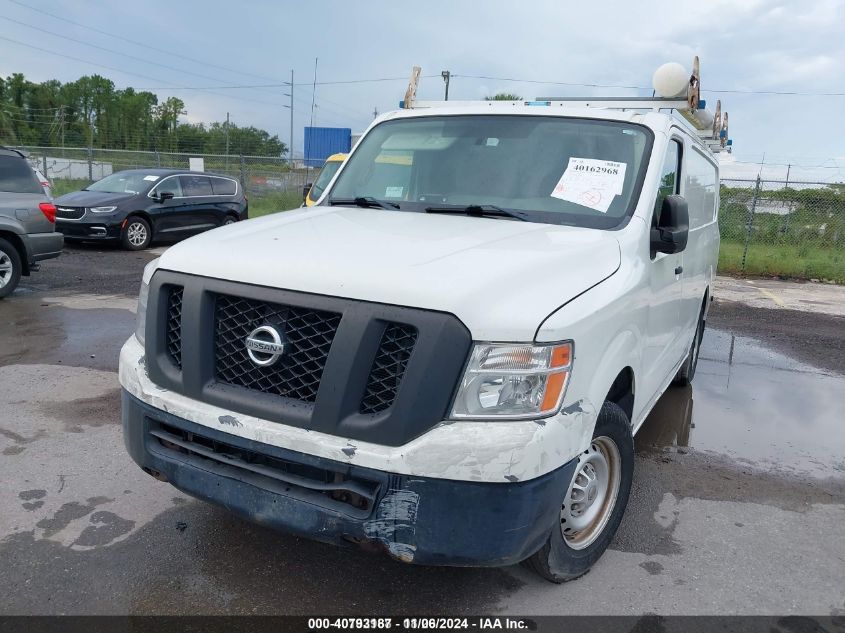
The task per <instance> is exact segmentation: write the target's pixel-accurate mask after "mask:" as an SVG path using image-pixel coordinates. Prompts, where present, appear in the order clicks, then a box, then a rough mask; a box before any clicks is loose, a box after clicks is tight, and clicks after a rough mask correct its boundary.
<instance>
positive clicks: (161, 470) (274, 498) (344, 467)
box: [122, 390, 575, 566]
mask: <svg viewBox="0 0 845 633" xmlns="http://www.w3.org/2000/svg"><path fill="white" fill-rule="evenodd" d="M122 397H123V430H124V438H125V442H126V447H127V450H128V451H129V454H130V455H131V456H132V458H133V459H134V460H135V461H136V462H137V463H138V464H139V465H140V466H141V467H142V468H143V469H144V470H146V471H147V472H148V473H150V474H152V475H153V476H155V477H157V478H159V479H162V480H165V481H168V482H170V483H171V484H173V485H174V486H175V487H177V488H179V489H180V490H182V491H184V492H186V493H188V494H190V495H193V496H195V497H198V498H200V499H204V500H206V501H209V502H212V503H215V504H218V505H221V506H223V507H225V508H227V509H229V510H231V511H232V512H235V513H237V514H239V515H241V516H244V517H245V518H247V519H250V520H252V521H255V522H257V523H260V524H263V525H267V526H270V527H273V528H278V529H281V530H284V531H286V532H290V533H293V534H296V535H299V536H303V537H307V538H311V539H315V540H319V541H324V542H328V543H334V544H338V545H359V546H364V547H367V546H370V547H376V548H379V549H383V550H385V551H386V552H387V553H388V554H389V555H391V556H392V557H393V558H396V559H397V560H401V561H403V562H408V563H419V564H427V565H468V566H469V565H471V566H476V565H477V566H500V565H509V564H513V563H517V562H519V561H521V560H523V559H525V558H527V557H528V556H530V555H531V554H533V553H534V552H535V551H536V550H537V549H539V548H540V547H541V546H542V544H543V543H544V542H545V540H546V537H547V536H548V533H549V530H550V529H551V527H552V526H554V525H557V520H558V519H557V517H558V515H559V511H560V504H561V501H562V499H563V496H564V494H565V492H566V490H567V486H568V484H569V481H570V479H571V477H572V473H573V471H574V468H575V462H574V461H570V462H568V463H566V464H564V465H563V466H561V467H559V468H557V469H555V470H552V471H550V472H548V473H546V474H544V475H541V476H540V477H536V478H534V479H530V480H528V481H516V482H508V483H489V482H477V481H455V480H449V479H438V478H432V477H420V476H413V475H405V474H398V473H391V472H384V471H380V470H375V469H371V468H365V467H362V466H358V465H354V464H349V463H344V462H341V461H336V460H331V459H326V458H324V457H317V456H314V455H308V454H305V453H301V452H297V451H291V450H288V449H285V448H281V447H277V446H271V445H268V444H263V443H260V442H257V441H255V440H251V439H247V438H244V437H240V436H237V435H233V434H230V433H226V432H223V431H218V430H216V429H212V428H209V427H207V426H202V425H199V424H196V423H194V422H191V421H188V420H185V419H184V418H181V417H178V416H175V415H172V414H170V413H167V412H165V411H162V410H161V409H157V408H155V407H152V406H150V405H147V404H145V403H144V402H142V401H141V400H139V399H137V398H135V397H134V396H132V395H131V394H129V393H128V392H127V391H125V390H124V391H123V396H122Z"/></svg>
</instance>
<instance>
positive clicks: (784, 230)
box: [783, 163, 792, 235]
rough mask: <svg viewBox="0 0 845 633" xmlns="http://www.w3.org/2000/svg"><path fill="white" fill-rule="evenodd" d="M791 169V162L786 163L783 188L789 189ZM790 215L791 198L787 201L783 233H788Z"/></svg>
mask: <svg viewBox="0 0 845 633" xmlns="http://www.w3.org/2000/svg"><path fill="white" fill-rule="evenodd" d="M791 169H792V163H790V164H788V165H787V166H786V182H785V183H784V185H783V188H784V189H789V171H790V170H791ZM790 215H792V200H791V199H790V201H789V208H788V210H787V212H786V222H785V226H784V228H783V232H784V234H786V235H788V234H789V216H790Z"/></svg>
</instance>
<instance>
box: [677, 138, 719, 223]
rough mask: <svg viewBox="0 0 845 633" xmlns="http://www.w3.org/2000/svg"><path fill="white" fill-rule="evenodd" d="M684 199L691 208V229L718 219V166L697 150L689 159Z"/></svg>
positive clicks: (685, 176)
mask: <svg viewBox="0 0 845 633" xmlns="http://www.w3.org/2000/svg"><path fill="white" fill-rule="evenodd" d="M684 197H685V198H686V200H687V205H688V206H689V226H690V228H691V229H695V228H698V227H699V226H703V225H705V224H708V223H710V222H712V221H713V220H715V219H716V166H715V165H714V164H713V163H711V162H710V161H709V160H708V159H707V158H705V157H704V155H703V154H702V153H701V152H699V151H698V150H695V149H694V150H693V151H691V152H690V153H689V156H688V158H687V170H686V174H685V175H684Z"/></svg>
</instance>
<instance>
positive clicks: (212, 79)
mask: <svg viewBox="0 0 845 633" xmlns="http://www.w3.org/2000/svg"><path fill="white" fill-rule="evenodd" d="M0 18H2V19H3V20H7V21H9V22H13V23H15V24H19V25H21V26H23V27H26V28H28V29H33V30H34V31H40V32H42V33H47V34H48V35H52V36H53V37H59V38H62V39H65V40H68V41H70V42H76V43H77V44H82V45H83V46H89V47H91V48H96V49H98V50H101V51H105V52H107V53H112V54H113V55H120V56H122V57H126V58H127V59H134V60H135V61H139V62H141V63H143V64H149V65H151V66H158V67H159V68H165V69H167V70H172V71H175V72H178V73H183V74H186V75H193V76H194V77H199V78H201V79H210V80H211V81H220V80H219V79H216V78H215V77H210V76H208V75H203V74H200V73H195V72H193V71H190V70H183V69H181V68H176V67H175V66H169V65H167V64H161V63H159V62H154V61H150V60H147V59H144V58H143V57H137V56H135V55H129V54H128V53H122V52H121V51H116V50H114V49H112V48H106V47H105V46H98V45H97V44H92V43H90V42H85V41H83V40H78V39H76V38H73V37H68V36H67V35H62V34H61V33H56V32H55V31H50V30H48V29H44V28H41V27H40V26H34V25H32V24H27V23H26V22H21V21H20V20H15V19H13V18H10V17H8V16H5V15H0ZM224 87H227V86H212V87H211V88H213V89H217V88H224Z"/></svg>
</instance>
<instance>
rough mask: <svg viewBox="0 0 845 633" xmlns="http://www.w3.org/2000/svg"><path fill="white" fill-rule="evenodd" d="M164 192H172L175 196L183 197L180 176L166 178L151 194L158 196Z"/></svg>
mask: <svg viewBox="0 0 845 633" xmlns="http://www.w3.org/2000/svg"><path fill="white" fill-rule="evenodd" d="M162 193H172V194H173V197H174V198H181V197H182V185H180V184H179V178H178V177H177V178H165V179H164V180H162V181H161V182H160V183H159V184H157V185H156V186H155V189H153V191H151V192H150V195H153V196H158V195H161V194H162Z"/></svg>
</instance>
